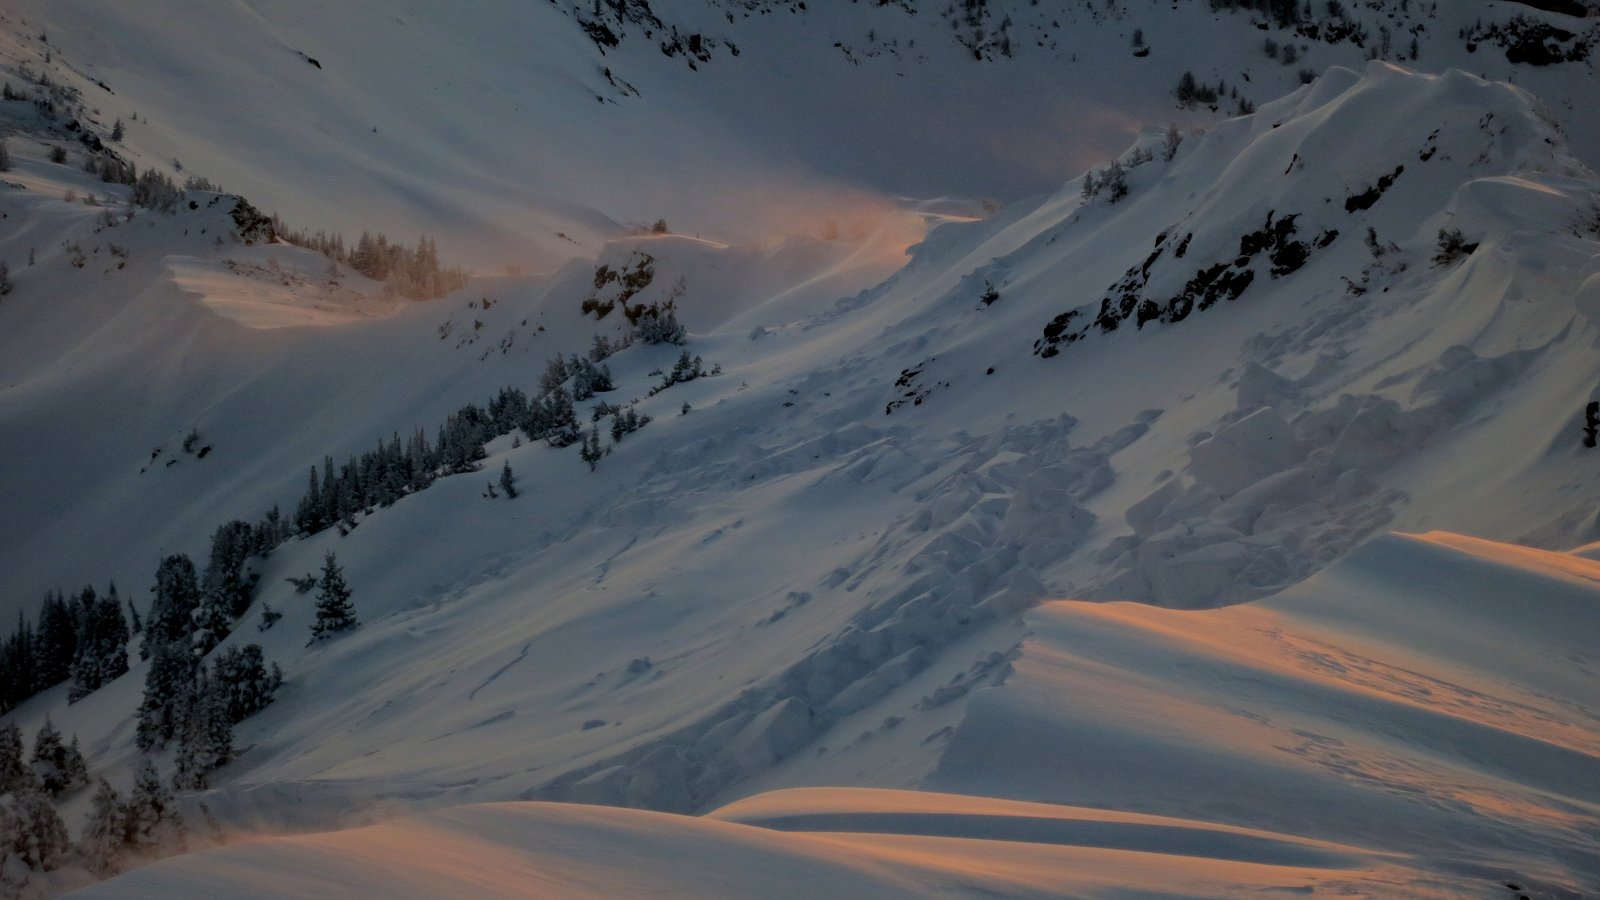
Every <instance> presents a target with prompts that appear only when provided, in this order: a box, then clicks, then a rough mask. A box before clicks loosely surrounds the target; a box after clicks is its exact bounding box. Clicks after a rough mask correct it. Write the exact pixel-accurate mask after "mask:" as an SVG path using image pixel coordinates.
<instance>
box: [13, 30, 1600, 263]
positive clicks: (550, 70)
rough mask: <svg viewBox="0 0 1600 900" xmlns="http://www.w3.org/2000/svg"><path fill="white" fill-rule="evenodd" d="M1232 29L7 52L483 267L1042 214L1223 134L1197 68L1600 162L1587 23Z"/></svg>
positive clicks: (668, 35)
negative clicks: (1461, 96) (1165, 150)
mask: <svg viewBox="0 0 1600 900" xmlns="http://www.w3.org/2000/svg"><path fill="white" fill-rule="evenodd" d="M1239 5H1240V6H1245V7H1248V6H1249V4H1239ZM1260 5H1262V6H1266V4H1260ZM1537 5H1541V6H1547V7H1549V6H1554V7H1557V8H1560V7H1562V6H1566V7H1574V6H1577V7H1578V8H1580V9H1581V8H1582V5H1578V4H1549V3H1545V4H1537ZM1216 6H1218V4H1210V3H1202V2H1195V3H1176V4H1174V3H1170V2H1167V0H1124V2H1119V3H1115V4H1101V3H1094V2H1091V0H1053V2H1047V3H1038V2H1036V0H988V2H984V3H960V4H946V5H944V6H940V5H938V4H934V5H927V4H923V5H919V4H915V3H910V2H905V3H860V2H851V3H813V4H806V3H797V2H793V0H738V2H729V0H648V2H647V0H627V2H622V0H607V2H605V3H600V4H591V3H589V2H575V0H562V2H560V3H537V4H507V3H500V2H494V0H472V2H470V3H466V4H460V3H458V4H453V5H451V6H449V7H448V8H446V7H440V6H436V5H431V4H417V3H406V2H397V0H356V2H347V3H341V4H339V5H338V6H337V7H329V6H327V5H326V4H321V3H314V2H306V0H296V2H270V3H268V2H241V3H232V4H220V5H212V6H209V7H207V8H205V9H194V8H192V5H190V4H186V3H181V2H172V0H155V2H152V3H146V4H142V5H140V6H139V7H137V8H108V7H107V6H106V5H105V4H103V3H91V2H81V0H19V2H17V3H14V4H12V5H11V7H10V8H9V9H8V12H7V14H6V15H7V19H6V20H4V24H6V25H7V26H9V28H8V30H9V31H12V32H14V37H13V39H12V40H10V41H8V42H7V43H8V44H9V45H10V46H6V47H4V48H3V49H0V53H4V54H5V55H6V56H8V57H10V58H12V59H15V60H25V61H28V62H29V63H30V64H31V65H32V66H33V67H34V70H35V71H36V72H41V71H42V72H44V73H46V74H49V75H50V76H51V77H52V78H53V79H55V80H57V81H59V82H62V83H69V84H76V85H78V86H79V87H81V88H82V89H83V90H84V92H85V98H86V100H85V103H86V105H87V106H88V107H89V110H88V111H86V113H85V115H86V117H88V118H92V119H96V120H98V121H99V122H100V123H101V124H102V125H103V126H104V127H105V128H107V129H109V128H110V126H111V123H112V122H113V121H114V120H116V119H119V118H120V119H121V120H122V121H123V122H124V123H125V124H126V126H127V127H126V136H125V137H124V139H123V140H122V141H121V142H118V144H117V147H118V149H119V150H120V151H124V152H126V153H127V154H129V156H130V158H132V159H134V160H135V161H136V162H138V163H139V164H140V165H155V166H158V167H162V168H170V167H171V166H172V165H173V164H174V162H175V161H176V162H179V163H181V164H182V165H183V166H184V167H185V169H186V171H194V172H199V173H202V174H204V175H207V176H209V177H211V178H213V179H215V180H217V181H219V182H221V183H222V184H224V185H226V186H227V187H228V188H229V189H231V190H237V191H241V192H242V193H244V194H245V195H246V196H249V197H251V198H253V199H254V200H255V201H256V202H257V204H258V205H260V206H262V208H264V209H267V210H277V211H280V212H282V213H283V214H284V215H285V216H287V217H288V218H289V219H290V220H291V221H293V222H297V223H301V224H305V225H310V226H312V227H324V228H331V229H336V230H341V231H344V232H347V233H349V234H352V235H354V234H356V233H359V231H360V230H362V229H364V228H376V227H383V228H385V229H387V230H388V231H390V233H391V234H401V235H404V236H406V238H407V239H410V237H411V236H413V235H414V234H416V233H417V232H419V231H426V232H428V233H431V234H435V235H437V236H438V237H439V239H440V242H441V246H442V247H443V248H444V249H445V251H446V253H447V255H450V256H451V257H452V258H456V259H465V260H467V262H468V263H469V264H470V265H471V266H473V267H475V268H476V269H478V270H479V271H501V270H502V269H503V268H504V267H517V268H522V269H528V268H541V269H542V268H548V267H549V266H550V265H551V263H552V260H558V259H561V258H566V257H569V256H573V255H579V254H580V253H582V254H583V255H590V254H592V253H593V252H594V251H595V250H596V249H598V246H599V244H600V243H601V242H602V241H603V240H605V239H606V238H608V237H611V236H614V235H615V234H616V233H617V231H618V230H619V227H620V226H619V225H618V223H634V222H653V221H655V220H656V219H657V218H658V217H662V216H665V217H666V218H667V219H668V220H669V221H670V222H671V223H673V224H674V225H676V226H679V227H681V228H682V229H683V230H685V231H687V232H691V233H704V234H705V235H706V236H708V237H714V238H718V239H723V240H726V239H729V238H730V237H732V236H742V237H747V236H749V235H752V234H760V235H763V236H769V237H770V236H782V235H789V234H794V233H799V232H805V231H812V232H815V231H816V230H818V229H822V228H825V227H827V225H826V223H827V220H828V219H830V218H837V217H841V216H851V215H858V214H860V213H861V212H862V211H863V210H870V209H872V208H873V207H875V206H878V205H881V204H882V203H883V198H885V197H896V196H906V195H909V196H915V197H925V196H930V195H934V194H941V193H959V194H963V195H965V196H969V197H997V198H999V199H1001V200H1004V201H1011V200H1014V199H1017V198H1021V197H1025V196H1029V195H1032V194H1036V193H1039V192H1042V191H1047V190H1050V189H1052V188H1053V187H1054V186H1055V185H1057V184H1059V183H1060V182H1061V181H1062V180H1064V179H1065V178H1068V177H1072V176H1073V175H1075V174H1076V173H1078V172H1081V171H1082V170H1083V168H1084V167H1086V166H1088V165H1090V164H1093V163H1095V162H1097V161H1099V160H1103V159H1105V158H1106V157H1108V156H1110V155H1111V154H1112V153H1114V152H1116V151H1117V150H1119V149H1121V148H1122V147H1125V146H1126V145H1127V143H1128V141H1129V140H1130V139H1131V138H1132V136H1133V134H1134V133H1135V132H1136V131H1137V129H1138V128H1140V127H1141V126H1148V125H1164V124H1165V123H1167V122H1168V121H1176V122H1178V123H1179V124H1181V125H1185V126H1192V125H1194V124H1198V123H1200V122H1203V121H1206V120H1208V119H1213V118H1215V117H1216V114H1215V113H1213V112H1212V111H1210V110H1209V109H1208V108H1207V106H1208V104H1206V103H1204V102H1202V103H1200V104H1198V105H1197V106H1193V107H1191V108H1189V109H1180V108H1178V106H1177V105H1176V104H1175V102H1174V90H1175V88H1176V87H1177V85H1178V84H1179V81H1180V78H1181V76H1182V74H1183V73H1184V72H1186V71H1189V72H1192V73H1193V75H1194V77H1195V78H1196V79H1198V83H1199V84H1200V85H1202V86H1205V87H1213V88H1214V87H1222V89H1223V90H1222V96H1221V97H1220V98H1219V99H1218V100H1216V101H1214V102H1212V103H1211V104H1209V105H1210V106H1214V107H1215V108H1216V109H1217V110H1218V111H1219V112H1220V113H1221V114H1222V115H1224V116H1226V115H1231V114H1233V113H1234V112H1235V111H1236V110H1238V109H1240V108H1241V107H1240V104H1241V100H1242V101H1244V102H1246V103H1260V102H1263V101H1266V100H1270V99H1272V98H1275V97H1277V96H1280V95H1281V94H1283V93H1286V92H1287V91H1288V90H1290V89H1291V88H1292V87H1294V86H1296V85H1298V84H1299V83H1300V81H1301V79H1302V77H1305V76H1303V75H1302V73H1307V74H1311V73H1316V72H1321V71H1323V70H1324V69H1326V68H1328V67H1329V66H1330V65H1336V64H1337V65H1344V66H1348V67H1359V66H1360V65H1361V64H1362V63H1363V62H1364V60H1366V59H1369V58H1373V57H1377V58H1380V59H1384V60H1389V61H1396V62H1401V63H1402V64H1404V65H1408V66H1410V67H1413V68H1419V69H1422V70H1425V71H1432V72H1443V71H1445V70H1446V69H1448V68H1452V67H1458V68H1462V69H1464V70H1466V71H1470V72H1473V73H1475V74H1479V75H1482V76H1484V77H1489V78H1494V79H1498V80H1505V79H1512V80H1514V81H1515V82H1516V83H1518V84H1522V85H1526V86H1528V87H1530V88H1531V89H1533V90H1534V92H1535V93H1537V94H1538V95H1539V96H1541V97H1543V98H1544V99H1545V101H1546V102H1547V103H1548V104H1550V108H1551V109H1552V110H1553V112H1554V113H1555V115H1556V116H1557V117H1558V118H1559V119H1560V120H1561V121H1562V122H1563V123H1564V125H1566V127H1568V128H1569V129H1570V132H1571V134H1572V137H1573V143H1574V146H1575V147H1577V148H1578V149H1579V152H1580V153H1585V154H1590V155H1589V156H1588V157H1587V159H1588V162H1589V163H1590V164H1596V163H1600V158H1596V157H1594V156H1593V155H1592V152H1591V151H1590V150H1588V149H1587V148H1591V147H1597V146H1600V116H1596V115H1595V114H1594V113H1593V111H1592V105H1591V104H1589V103H1587V102H1586V101H1587V100H1588V99H1589V94H1590V90H1589V89H1590V87H1591V86H1592V84H1593V82H1594V78H1595V72H1594V67H1593V61H1592V60H1591V59H1590V58H1589V55H1588V54H1589V50H1588V48H1589V47H1591V46H1593V45H1594V44H1595V43H1596V40H1597V37H1596V35H1597V27H1600V26H1596V24H1595V22H1596V20H1595V19H1594V18H1592V17H1591V18H1578V17H1574V16H1573V15H1570V14H1568V13H1570V12H1572V11H1573V10H1572V9H1569V10H1568V12H1567V13H1563V12H1549V11H1545V10H1541V9H1537V8H1535V5H1530V4H1524V3H1520V2H1508V0H1493V2H1487V3H1480V2H1461V0H1444V2H1439V3H1415V4H1413V3H1410V2H1408V0H1368V2H1361V3H1354V2H1351V3H1343V4H1325V3H1321V2H1318V3H1314V4H1311V5H1310V6H1309V7H1308V8H1307V9H1306V11H1302V8H1301V6H1299V5H1296V4H1284V3H1277V4H1272V6H1273V7H1274V8H1277V9H1279V10H1280V11H1281V10H1282V9H1284V8H1288V9H1289V10H1291V11H1292V13H1293V19H1294V21H1289V20H1284V21H1282V22H1280V21H1279V20H1278V19H1277V18H1275V17H1274V16H1273V15H1268V14H1265V13H1262V12H1255V11H1252V10H1250V9H1248V8H1242V9H1241V8H1227V7H1226V5H1223V6H1224V8H1220V9H1219V8H1214V7H1216ZM1588 6H1589V7H1590V8H1591V9H1592V8H1593V4H1592V3H1590V4H1588ZM46 41H48V43H46ZM691 44H692V45H693V46H692V49H691V46H690V45H691ZM1547 47H1548V48H1549V49H1546V48H1547ZM1535 48H1537V49H1538V52H1534V49H1535ZM47 57H48V62H47V61H46V59H47ZM1569 57H1570V61H1569V59H1568V58H1569ZM1514 60H1515V61H1514ZM1556 60H1559V61H1556ZM1536 63H1537V64H1536ZM886 109H889V110H893V115H884V113H883V111H884V110H886ZM134 116H137V117H138V118H137V120H135V119H134V118H133V117H134ZM664 174H665V175H666V176H667V177H662V176H663V175H664ZM562 236H565V237H562ZM567 238H571V239H573V240H576V241H577V242H578V246H575V245H574V244H573V243H572V242H571V241H569V240H568V239H567Z"/></svg>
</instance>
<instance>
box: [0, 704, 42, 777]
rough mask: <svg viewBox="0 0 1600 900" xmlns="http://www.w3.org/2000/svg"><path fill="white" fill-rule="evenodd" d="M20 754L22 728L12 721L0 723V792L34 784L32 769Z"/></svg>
mask: <svg viewBox="0 0 1600 900" xmlns="http://www.w3.org/2000/svg"><path fill="white" fill-rule="evenodd" d="M22 754H23V749H22V729H20V728H18V727H17V723H16V722H13V721H7V722H6V723H5V724H3V725H0V794H8V793H11V792H12V791H18V790H22V789H23V788H26V787H31V786H33V785H34V784H35V782H34V778H33V771H32V770H31V769H30V768H28V764H27V762H26V760H24V758H23V755H22Z"/></svg>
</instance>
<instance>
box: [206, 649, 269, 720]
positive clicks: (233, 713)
mask: <svg viewBox="0 0 1600 900" xmlns="http://www.w3.org/2000/svg"><path fill="white" fill-rule="evenodd" d="M211 681H212V684H213V685H214V688H215V690H216V691H217V692H218V693H220V694H221V695H222V698H223V707H224V709H226V711H227V714H228V721H230V722H241V721H243V720H244V719H246V718H248V717H250V716H253V715H255V714H256V713H257V712H260V711H261V710H262V709H264V708H266V706H267V704H269V703H271V702H272V697H273V695H274V694H276V693H277V691H278V686H279V685H281V684H283V671H282V670H281V669H279V668H278V665H277V663H273V664H272V665H271V666H270V667H269V666H268V665H267V662H266V657H265V656H264V654H262V652H261V645H260V644H248V645H246V646H244V647H229V648H228V649H227V650H224V651H223V652H222V653H220V654H218V655H217V658H216V660H215V661H214V662H213V663H212V665H211Z"/></svg>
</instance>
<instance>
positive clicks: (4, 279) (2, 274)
mask: <svg viewBox="0 0 1600 900" xmlns="http://www.w3.org/2000/svg"><path fill="white" fill-rule="evenodd" d="M9 293H11V269H10V267H9V266H7V265H6V264H5V261H4V260H0V297H4V296H5V295H6V294H9Z"/></svg>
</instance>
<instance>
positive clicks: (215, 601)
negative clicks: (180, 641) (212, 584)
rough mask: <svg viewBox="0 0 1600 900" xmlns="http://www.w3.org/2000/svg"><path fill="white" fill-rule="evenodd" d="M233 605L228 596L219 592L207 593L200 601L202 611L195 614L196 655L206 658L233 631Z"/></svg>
mask: <svg viewBox="0 0 1600 900" xmlns="http://www.w3.org/2000/svg"><path fill="white" fill-rule="evenodd" d="M231 605H232V604H231V603H230V602H229V600H228V598H227V596H225V595H224V594H222V593H220V592H217V591H207V592H206V594H205V596H204V597H202V598H201V599H200V609H199V610H198V611H197V612H196V614H195V628H194V652H195V653H197V654H198V655H200V656H205V655H206V654H207V653H210V652H211V651H212V650H214V649H216V646H217V645H218V644H220V643H222V640H223V639H224V638H226V637H227V636H228V634H229V632H231V631H233V615H232V614H231V613H230V611H229V610H230V607H231Z"/></svg>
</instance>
